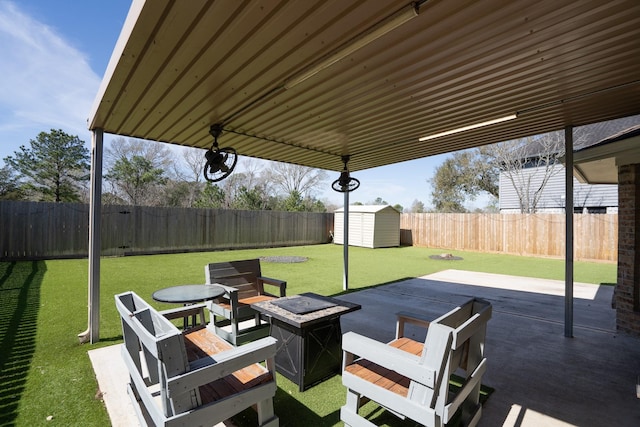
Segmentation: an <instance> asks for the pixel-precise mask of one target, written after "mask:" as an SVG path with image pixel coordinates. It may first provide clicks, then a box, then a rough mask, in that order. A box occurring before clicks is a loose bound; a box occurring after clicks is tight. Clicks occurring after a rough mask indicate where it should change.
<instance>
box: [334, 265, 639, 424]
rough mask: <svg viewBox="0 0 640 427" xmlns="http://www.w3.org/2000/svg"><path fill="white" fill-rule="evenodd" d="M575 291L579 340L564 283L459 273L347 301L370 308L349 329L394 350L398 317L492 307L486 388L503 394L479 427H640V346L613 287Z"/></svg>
mask: <svg viewBox="0 0 640 427" xmlns="http://www.w3.org/2000/svg"><path fill="white" fill-rule="evenodd" d="M574 287H575V297H574V298H575V299H574V304H573V311H574V328H573V330H574V333H573V338H566V337H565V336H564V302H565V299H564V282H561V281H553V280H541V279H531V278H525V277H514V276H503V275H496V274H485V273H474V272H464V271H454V270H447V271H443V272H440V273H436V274H432V275H429V276H424V277H420V278H415V279H409V280H404V281H401V282H397V283H392V284H389V285H385V286H380V287H376V288H371V289H367V290H363V291H358V292H354V293H350V294H346V295H342V296H341V297H340V298H343V299H345V300H348V301H352V302H358V303H359V304H361V305H362V310H360V311H357V312H354V313H350V314H348V315H346V316H343V319H342V320H343V321H342V327H343V331H348V330H353V331H356V332H358V333H361V334H363V335H367V336H369V337H371V338H374V339H377V340H380V341H389V340H391V339H393V336H394V333H395V329H394V326H395V313H396V312H398V311H402V310H403V311H416V312H419V313H422V314H423V315H426V316H430V317H432V318H435V317H437V316H439V315H440V314H442V313H445V312H446V311H448V310H450V309H451V308H452V307H454V306H455V305H458V304H460V303H462V302H464V301H466V300H467V299H468V298H471V297H474V296H475V297H480V298H484V299H487V300H489V301H491V303H492V305H493V318H492V319H491V320H490V321H489V325H488V330H487V340H486V354H487V358H488V369H487V373H486V374H485V376H484V378H483V383H484V384H487V385H489V386H492V387H494V388H495V390H496V391H495V392H494V393H493V394H492V396H491V397H490V398H489V401H488V402H487V404H486V405H485V407H484V408H483V415H482V418H481V421H480V426H485V427H493V426H509V427H511V426H513V427H516V426H531V427H534V426H535V427H538V426H567V425H573V426H612V425H615V426H619V427H626V426H629V427H631V426H639V425H640V399H638V398H637V397H636V392H635V384H636V378H637V376H638V375H639V374H640V339H637V338H633V337H629V336H624V335H619V334H618V333H617V332H616V330H615V312H614V310H613V309H612V308H611V296H612V293H613V288H612V287H610V286H596V285H589V284H575V285H574ZM371 325H376V327H375V328H372V327H371ZM406 332H409V333H410V334H412V335H413V337H414V338H415V339H418V340H422V339H424V335H425V333H424V331H421V330H419V329H417V328H415V329H408V330H407V331H406Z"/></svg>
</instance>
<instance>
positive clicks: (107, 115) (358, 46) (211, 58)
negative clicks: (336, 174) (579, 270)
mask: <svg viewBox="0 0 640 427" xmlns="http://www.w3.org/2000/svg"><path fill="white" fill-rule="evenodd" d="M639 70H640V2H638V1H637V0H618V1H616V0H581V1H569V0H541V1H535V2H525V1H507V0H483V1H476V0H466V1H463V0H446V1H445V0H420V1H416V2H410V1H407V0H375V1H362V0H305V1H302V0H300V1H294V0H290V1H289V0H250V1H249V0H246V1H239V0H216V1H213V0H189V1H172V0H153V1H145V0H134V1H133V3H132V5H131V9H130V11H129V15H128V17H127V20H126V22H125V25H124V27H123V30H122V33H121V35H120V38H119V39H118V42H117V45H116V47H115V49H114V52H113V56H112V58H111V61H110V63H109V65H108V67H107V71H106V74H105V76H104V79H103V81H102V84H101V86H100V89H99V92H98V95H97V97H96V100H95V102H94V105H93V108H92V111H91V114H90V116H89V121H88V125H89V128H90V129H91V130H92V131H93V135H94V137H93V150H92V188H91V198H92V204H91V206H92V208H91V213H90V249H89V252H90V256H89V257H90V266H89V270H90V271H89V282H90V286H89V287H90V290H89V294H90V295H89V330H88V331H87V332H86V333H85V334H84V335H83V336H85V337H86V336H87V335H89V336H90V340H91V341H92V342H93V341H94V340H97V339H98V338H97V336H98V327H97V324H98V323H99V275H100V274H99V252H100V236H99V228H100V227H99V221H100V202H99V201H100V192H101V170H102V158H101V157H102V141H103V134H104V133H111V134H117V135H122V136H130V137H135V138H142V139H148V140H155V141H162V142H167V143H172V144H179V145H185V146H191V147H200V148H209V147H210V146H211V144H212V142H213V141H212V137H211V135H210V134H209V128H210V126H211V125H213V124H218V125H221V126H222V127H223V129H224V132H223V134H222V136H221V137H220V145H221V146H232V147H234V148H235V149H236V150H237V152H238V154H239V155H244V156H251V157H256V158H262V159H268V160H276V161H283V162H289V163H294V164H299V165H305V166H311V167H317V168H322V169H327V170H334V171H339V170H341V169H342V167H343V162H342V159H343V157H344V156H349V159H350V161H349V169H350V170H351V171H358V170H362V169H367V168H373V167H376V166H383V165H387V164H391V163H398V162H402V161H406V160H411V159H417V158H422V157H427V156H431V155H436V154H441V153H446V152H451V151H457V150H461V149H465V148H471V147H476V146H480V145H484V144H490V143H496V142H500V141H505V140H509V139H515V138H521V137H525V136H531V135H537V134H541V133H545V132H549V131H556V130H559V129H565V131H566V130H567V129H570V128H571V127H572V126H580V125H586V124H590V123H597V122H602V121H605V120H610V119H615V118H620V117H626V116H631V115H635V114H639V113H640V72H639ZM569 181H571V180H569ZM345 194H348V193H345ZM347 200H348V199H347V198H346V197H345V204H347ZM345 217H347V215H345ZM345 228H346V227H345ZM568 265H569V264H568ZM571 280H572V277H570V276H569V275H567V282H570V281H571ZM94 329H95V330H94Z"/></svg>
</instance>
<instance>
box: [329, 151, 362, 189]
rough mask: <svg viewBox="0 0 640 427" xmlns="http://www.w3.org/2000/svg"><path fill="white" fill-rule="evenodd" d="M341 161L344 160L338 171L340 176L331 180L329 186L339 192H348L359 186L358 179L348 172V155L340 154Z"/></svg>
mask: <svg viewBox="0 0 640 427" xmlns="http://www.w3.org/2000/svg"><path fill="white" fill-rule="evenodd" d="M342 161H343V162H344V169H342V172H341V173H340V178H338V179H336V180H335V181H333V183H332V184H331V188H333V190H334V191H337V192H339V193H350V192H352V191H354V190H357V189H358V187H360V181H358V180H357V179H356V178H354V177H352V176H351V175H350V174H349V169H348V168H347V163H348V162H349V156H342Z"/></svg>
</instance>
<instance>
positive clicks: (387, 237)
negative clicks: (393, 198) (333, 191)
mask: <svg viewBox="0 0 640 427" xmlns="http://www.w3.org/2000/svg"><path fill="white" fill-rule="evenodd" d="M333 224H334V225H333V228H334V232H333V241H334V243H336V244H338V245H341V244H343V243H344V208H340V209H338V210H336V211H335V218H334V221H333ZM349 246H362V247H365V248H388V247H392V246H400V212H398V211H397V210H396V209H395V208H394V207H392V206H388V205H371V206H358V205H354V206H349Z"/></svg>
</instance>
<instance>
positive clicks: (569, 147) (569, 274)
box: [564, 126, 573, 338]
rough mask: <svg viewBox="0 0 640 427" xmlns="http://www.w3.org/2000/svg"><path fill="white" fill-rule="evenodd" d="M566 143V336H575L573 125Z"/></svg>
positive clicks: (566, 132) (568, 131)
mask: <svg viewBox="0 0 640 427" xmlns="http://www.w3.org/2000/svg"><path fill="white" fill-rule="evenodd" d="M564 143H565V159H566V161H565V167H566V169H565V195H566V196H565V209H564V212H565V225H566V229H565V234H566V239H565V270H564V282H565V297H564V336H565V337H567V338H571V337H573V127H572V126H567V127H566V128H565V129H564Z"/></svg>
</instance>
